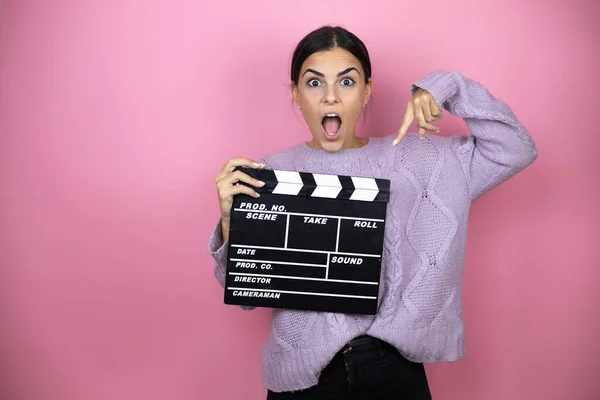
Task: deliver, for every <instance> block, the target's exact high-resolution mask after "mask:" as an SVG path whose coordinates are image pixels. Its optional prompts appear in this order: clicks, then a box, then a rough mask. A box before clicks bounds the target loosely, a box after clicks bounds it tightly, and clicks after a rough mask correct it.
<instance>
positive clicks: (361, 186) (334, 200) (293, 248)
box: [225, 167, 390, 314]
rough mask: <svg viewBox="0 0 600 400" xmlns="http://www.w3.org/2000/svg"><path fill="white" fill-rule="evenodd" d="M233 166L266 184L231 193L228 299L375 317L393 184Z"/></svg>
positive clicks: (365, 179) (230, 302)
mask: <svg viewBox="0 0 600 400" xmlns="http://www.w3.org/2000/svg"><path fill="white" fill-rule="evenodd" d="M236 169H239V170H241V171H242V172H244V173H246V174H248V175H250V176H252V177H254V178H256V179H259V180H262V181H263V182H265V186H263V187H262V188H254V187H253V186H250V185H247V184H246V183H243V182H240V184H244V185H246V186H250V187H252V188H254V189H255V190H256V191H257V192H258V193H260V197H259V198H254V197H251V196H248V195H245V194H239V195H235V196H234V197H233V205H232V209H231V223H230V231H229V247H228V254H227V271H226V273H227V275H226V280H225V304H233V305H246V306H255V307H271V308H287V309H299V310H314V311H329V312H343V313H356V314H375V313H376V312H377V298H378V295H379V280H380V272H381V254H382V251H383V238H384V229H385V217H386V209H387V203H388V201H389V193H390V181H389V180H387V179H378V178H362V177H350V176H342V175H326V174H313V173H307V172H294V171H281V170H266V169H252V168H247V167H237V168H236Z"/></svg>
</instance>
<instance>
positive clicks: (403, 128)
mask: <svg viewBox="0 0 600 400" xmlns="http://www.w3.org/2000/svg"><path fill="white" fill-rule="evenodd" d="M413 119H414V114H413V106H412V102H409V103H408V105H407V106H406V112H405V113H404V117H403V118H402V124H400V129H398V133H397V134H396V139H394V142H393V143H392V145H394V146H395V145H397V144H398V143H400V141H401V140H402V138H403V137H404V135H406V132H407V131H408V127H409V126H410V124H411V123H412V121H413Z"/></svg>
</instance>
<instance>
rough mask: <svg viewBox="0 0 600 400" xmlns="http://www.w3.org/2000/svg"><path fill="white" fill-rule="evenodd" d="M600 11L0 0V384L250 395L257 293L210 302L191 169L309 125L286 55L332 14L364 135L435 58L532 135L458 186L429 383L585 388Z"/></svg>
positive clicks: (441, 386) (503, 390) (473, 3)
mask: <svg viewBox="0 0 600 400" xmlns="http://www.w3.org/2000/svg"><path fill="white" fill-rule="evenodd" d="M482 3H485V5H483V4H482ZM598 15H599V6H598V4H596V2H595V1H592V0H588V1H582V0H579V1H574V0H571V1H567V0H536V1H534V0H531V1H527V2H524V1H521V0H503V1H485V2H482V1H480V0H454V1H447V0H443V1H442V0H429V1H426V2H419V1H402V2H398V1H389V2H386V1H367V2H365V1H349V0H344V1H333V0H331V1H313V0H304V1H297V2H287V1H276V0H272V1H265V0H262V1H256V0H252V1H247V0H246V1H214V2H208V1H203V0H200V1H170V2H168V1H150V2H149V1H141V0H140V1H133V0H130V1H81V0H78V1H75V0H71V1H67V0H63V1H58V0H54V1H51V2H50V1H26V0H3V1H2V4H1V6H0V180H1V186H0V398H1V399H3V400H4V399H6V400H20V399H26V400H81V399H85V400H96V399H111V400H115V399H127V400H137V399H140V400H141V399H144V400H159V399H161V400H162V399H178V400H193V399H194V400H195V399H211V400H212V399H242V398H243V399H262V398H264V394H265V389H264V388H263V386H262V384H261V381H260V369H259V362H260V359H259V358H260V352H261V348H262V344H263V341H264V340H265V338H266V335H267V331H268V325H269V319H270V312H269V311H268V310H264V309H263V310H256V311H253V312H243V311H241V310H239V309H237V308H236V307H232V306H225V305H223V302H222V297H223V292H222V289H221V288H220V287H219V286H218V285H217V283H216V281H215V280H214V278H213V275H212V274H213V272H212V268H213V266H212V262H211V258H210V256H209V255H208V253H207V251H206V243H207V239H208V235H209V233H210V231H211V229H212V228H213V224H214V223H215V221H216V219H217V218H218V204H217V198H216V193H215V189H214V183H213V178H214V175H215V174H216V172H217V171H218V169H220V167H221V166H222V164H223V163H224V162H225V161H226V159H227V158H229V157H233V156H240V155H241V156H247V157H251V158H258V157H260V156H262V155H264V154H266V153H268V152H271V151H275V150H278V149H282V148H284V147H286V146H288V145H291V144H295V143H298V142H299V141H302V140H308V138H309V133H308V130H307V129H306V128H305V127H304V123H303V120H302V118H301V116H300V114H299V113H297V110H295V109H294V107H293V105H292V101H291V97H290V94H289V92H288V86H287V85H288V79H289V78H288V63H289V60H290V56H291V52H292V51H293V48H294V45H295V44H296V43H297V41H298V40H299V39H300V38H301V37H302V36H303V35H304V34H306V33H308V32H309V31H310V30H312V29H314V28H317V27H318V26H320V25H322V24H325V23H334V24H335V23H341V24H343V25H345V26H346V27H347V28H349V29H351V30H352V31H354V32H355V33H357V34H358V35H359V36H360V37H361V38H362V39H363V40H364V41H365V42H366V44H367V46H368V47H369V50H370V52H371V54H372V61H373V65H374V76H373V78H374V83H375V88H374V96H375V103H374V104H373V105H372V106H371V107H370V109H369V110H368V117H367V119H366V121H365V123H364V124H361V125H360V126H361V130H360V134H361V135H362V136H381V135H384V134H387V133H390V132H392V131H395V130H396V129H397V127H398V126H399V124H400V119H401V116H402V111H403V109H404V106H405V104H406V101H407V100H408V89H409V85H410V83H412V82H413V81H414V80H416V79H419V78H422V77H424V76H425V75H426V74H427V73H429V72H430V71H433V70H435V69H446V70H454V71H459V72H461V73H463V74H464V75H466V76H468V77H471V78H473V79H475V80H478V81H480V82H482V83H483V84H484V85H485V86H486V87H488V88H489V89H490V91H491V92H492V93H493V94H494V95H496V96H497V97H498V98H501V99H503V100H504V101H506V102H507V103H508V104H509V105H510V106H511V107H512V108H513V110H514V111H515V113H516V114H517V116H518V117H519V118H520V119H521V120H522V122H523V123H524V124H525V125H526V126H527V127H528V128H529V130H530V132H531V133H532V135H533V137H534V138H535V141H536V143H537V145H538V148H539V152H540V157H539V159H538V160H537V161H536V163H535V164H534V165H533V166H532V167H530V168H529V169H527V170H526V171H525V172H524V173H522V174H521V175H519V176H518V177H516V178H514V179H512V180H511V181H509V182H508V183H506V184H505V185H503V186H501V187H500V188H498V189H496V190H494V191H492V192H491V193H489V194H487V195H486V196H484V197H483V198H482V199H481V200H480V201H478V202H476V203H475V204H474V207H473V212H472V218H471V223H470V226H469V229H470V231H469V234H470V236H469V245H468V255H467V265H466V273H465V293H464V296H465V310H464V311H465V318H466V337H467V348H468V356H467V357H466V358H465V359H463V360H461V361H459V362H456V363H445V364H437V365H428V366H427V370H428V373H429V379H430V382H431V387H432V392H433V395H434V399H436V400H449V399H460V400H475V399H477V400H481V399H485V400H501V399H502V400H504V399H540V400H541V399H543V400H559V399H560V400H562V399H568V400H571V399H577V400H592V399H598V396H599V394H598V393H600V381H599V380H598V373H599V372H598V371H599V370H600V357H599V356H600V345H599V344H598V341H599V339H598V338H600V294H599V292H598V289H597V288H598V282H600V272H599V270H600V268H598V267H599V266H600V261H599V259H600V258H599V256H600V254H599V251H598V248H599V246H598V240H599V236H600V232H599V229H598V222H599V220H598V201H599V200H600V199H599V190H598V189H599V185H598V172H599V171H600V168H599V167H600V165H599V161H598V156H597V154H598V145H599V143H598V142H599V140H598V120H597V118H595V117H596V116H597V104H596V100H597V95H596V96H592V94H593V92H594V90H595V91H596V94H597V93H598V89H599V78H598V71H599V67H600V65H599V48H600V46H598V42H597V40H598V38H600V28H599V25H598V24H597V17H598ZM441 128H442V133H445V134H450V133H465V132H466V126H465V124H464V123H463V122H462V121H461V120H459V119H457V118H454V117H445V119H444V120H443V121H442V122H441Z"/></svg>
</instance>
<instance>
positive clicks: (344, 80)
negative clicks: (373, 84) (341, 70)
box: [340, 78, 354, 86]
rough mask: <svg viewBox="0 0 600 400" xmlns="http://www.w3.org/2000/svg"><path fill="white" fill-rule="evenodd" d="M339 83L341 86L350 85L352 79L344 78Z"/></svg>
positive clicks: (352, 83) (352, 82) (352, 81)
mask: <svg viewBox="0 0 600 400" xmlns="http://www.w3.org/2000/svg"><path fill="white" fill-rule="evenodd" d="M340 83H341V84H342V86H352V85H354V79H351V78H344V79H342V81H341V82H340Z"/></svg>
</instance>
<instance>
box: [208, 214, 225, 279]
mask: <svg viewBox="0 0 600 400" xmlns="http://www.w3.org/2000/svg"><path fill="white" fill-rule="evenodd" d="M228 245H229V241H228V240H223V231H222V227H221V219H219V222H217V225H216V226H215V229H214V230H213V232H212V234H211V235H210V239H209V240H208V252H209V253H210V255H211V256H212V257H213V258H214V259H215V262H216V267H215V277H216V278H217V280H218V281H219V282H224V281H225V266H226V264H227V248H228Z"/></svg>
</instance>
